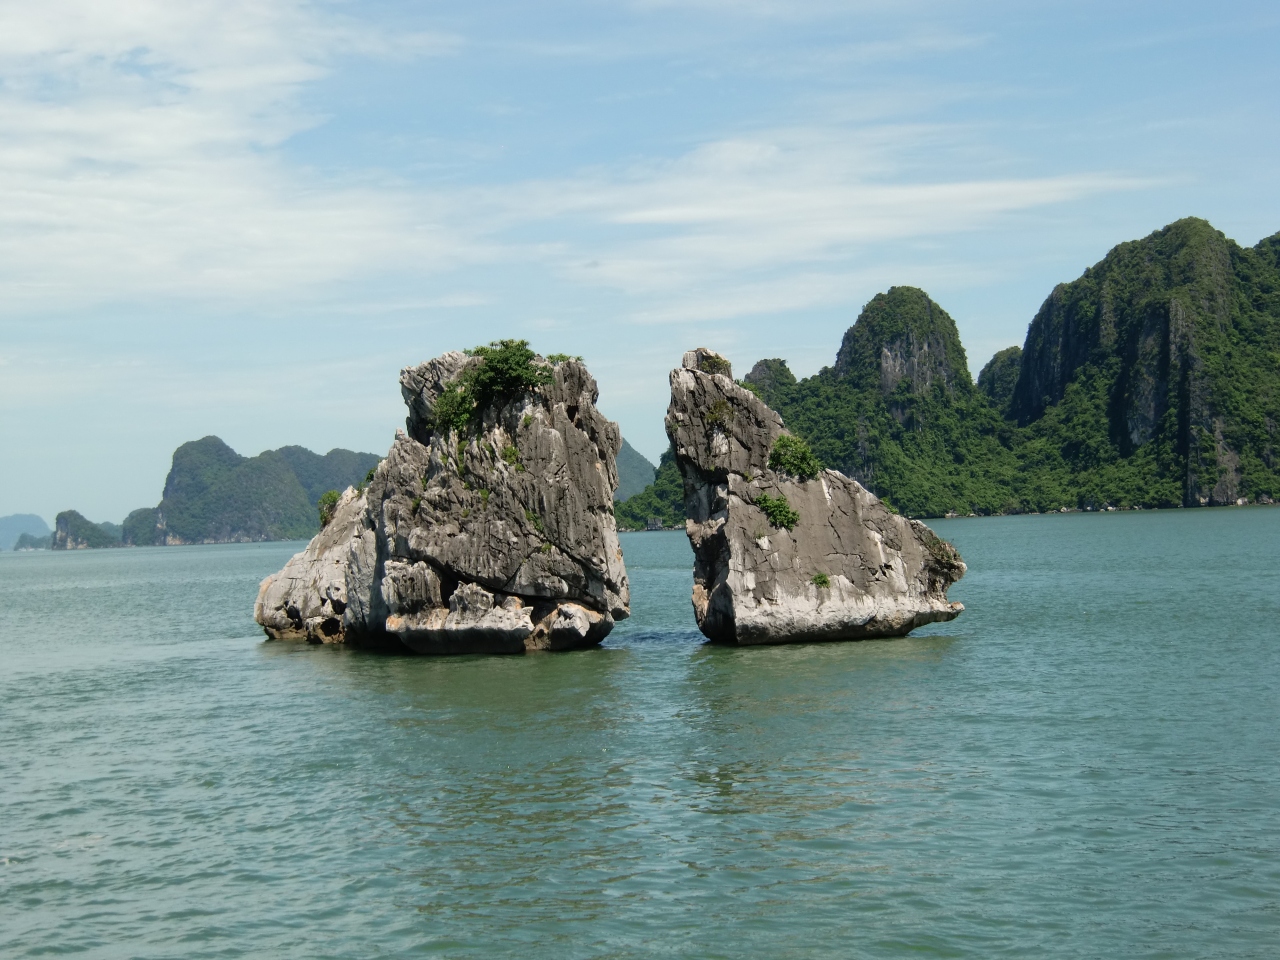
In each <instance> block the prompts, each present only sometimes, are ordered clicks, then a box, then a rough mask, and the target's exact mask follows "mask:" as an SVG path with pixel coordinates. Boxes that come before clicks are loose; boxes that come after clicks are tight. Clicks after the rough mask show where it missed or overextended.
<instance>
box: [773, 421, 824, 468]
mask: <svg viewBox="0 0 1280 960" xmlns="http://www.w3.org/2000/svg"><path fill="white" fill-rule="evenodd" d="M769 469H770V470H781V471H782V472H783V473H789V474H791V476H793V477H796V478H797V479H800V480H812V479H813V478H814V477H816V476H817V475H818V474H819V473H821V472H822V461H821V460H819V459H818V458H817V457H815V456H814V455H813V451H812V450H810V449H809V444H807V443H805V442H804V441H803V440H802V439H800V438H799V437H796V436H792V435H791V434H789V433H784V434H782V435H781V436H779V437H778V439H777V440H775V441H774V442H773V449H772V450H771V451H770V452H769Z"/></svg>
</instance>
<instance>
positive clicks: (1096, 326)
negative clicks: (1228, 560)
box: [1009, 219, 1280, 506]
mask: <svg viewBox="0 0 1280 960" xmlns="http://www.w3.org/2000/svg"><path fill="white" fill-rule="evenodd" d="M1009 413H1010V415H1011V416H1012V417H1013V418H1015V419H1016V420H1017V421H1018V423H1019V424H1020V425H1022V426H1024V427H1030V428H1031V429H1030V433H1029V441H1030V442H1031V443H1032V444H1034V445H1035V446H1036V447H1038V448H1039V449H1038V451H1037V452H1038V453H1039V454H1040V455H1041V456H1043V457H1044V458H1045V462H1046V463H1052V461H1054V460H1055V459H1056V456H1055V450H1054V449H1052V448H1056V451H1057V452H1060V455H1061V460H1062V464H1061V467H1059V468H1058V472H1065V473H1066V475H1067V476H1066V477H1064V478H1063V480H1064V482H1065V484H1067V485H1070V486H1072V487H1078V488H1081V489H1082V490H1084V491H1086V492H1087V493H1088V494H1089V495H1091V496H1093V497H1095V498H1106V499H1130V500H1147V501H1150V502H1153V503H1154V504H1159V505H1172V504H1184V505H1187V506H1192V505H1196V504H1220V503H1234V502H1235V501H1236V500H1237V499H1238V498H1241V497H1244V498H1249V499H1256V498H1258V497H1259V496H1270V497H1275V496H1277V495H1278V494H1280V473H1278V472H1277V467H1278V466H1280V463H1278V462H1277V457H1276V443H1277V437H1276V424H1277V422H1280V235H1277V236H1274V237H1271V238H1268V239H1267V240H1264V241H1262V242H1261V243H1259V244H1258V245H1257V246H1256V247H1254V248H1253V249H1244V248H1242V247H1240V246H1238V245H1237V244H1235V243H1234V242H1232V241H1231V240H1229V239H1227V238H1226V237H1225V236H1223V235H1222V234H1221V233H1219V232H1218V231H1217V230H1214V229H1213V227H1212V226H1210V225H1209V224H1208V223H1206V222H1205V221H1203V220H1195V219H1187V220H1179V221H1178V222H1177V223H1174V224H1171V225H1170V226H1168V227H1166V228H1165V229H1163V230H1160V231H1157V232H1156V233H1154V234H1152V235H1151V236H1149V237H1146V238H1145V239H1143V240H1138V241H1134V242H1132V243H1123V244H1121V245H1120V246H1118V247H1116V248H1115V249H1114V250H1112V251H1111V252H1110V253H1109V254H1108V255H1107V256H1106V258H1105V259H1104V260H1103V261H1102V262H1101V263H1098V264H1096V265H1095V266H1093V267H1091V268H1090V269H1089V270H1086V271H1085V273H1084V275H1083V276H1082V277H1080V279H1078V280H1076V281H1074V282H1072V283H1067V284H1062V285H1060V286H1058V287H1057V288H1056V289H1055V290H1054V291H1053V293H1052V294H1051V295H1050V296H1049V298H1048V299H1047V300H1046V301H1045V303H1044V306H1042V307H1041V308H1040V312H1039V313H1038V314H1037V315H1036V317H1035V319H1034V320H1033V321H1032V323H1031V328H1030V330H1029V331H1028V332H1027V339H1026V344H1025V345H1024V348H1023V353H1022V361H1021V365H1020V370H1019V376H1018V382H1017V385H1016V387H1015V389H1014V392H1013V397H1012V402H1011V407H1010V410H1009ZM1046 448H1050V449H1046ZM1063 468H1065V471H1064V470H1063Z"/></svg>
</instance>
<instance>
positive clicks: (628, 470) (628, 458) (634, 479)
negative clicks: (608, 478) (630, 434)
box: [613, 439, 658, 500]
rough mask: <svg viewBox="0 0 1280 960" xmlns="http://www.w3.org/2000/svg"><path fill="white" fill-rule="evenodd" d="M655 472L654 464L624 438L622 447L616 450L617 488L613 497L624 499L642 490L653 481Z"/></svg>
mask: <svg viewBox="0 0 1280 960" xmlns="http://www.w3.org/2000/svg"><path fill="white" fill-rule="evenodd" d="M657 472H658V471H657V469H656V468H655V467H654V465H653V464H652V463H650V462H649V461H648V460H647V459H645V457H644V455H643V454H642V453H640V452H639V451H637V450H636V448H635V447H633V446H631V444H629V443H627V441H626V440H625V439H624V440H623V441H622V449H621V450H619V451H618V489H617V490H616V491H615V492H614V494H613V499H614V500H626V499H629V498H630V497H634V496H635V495H636V494H637V493H641V492H643V490H644V488H645V487H647V486H649V484H651V483H653V478H654V476H656V474H657Z"/></svg>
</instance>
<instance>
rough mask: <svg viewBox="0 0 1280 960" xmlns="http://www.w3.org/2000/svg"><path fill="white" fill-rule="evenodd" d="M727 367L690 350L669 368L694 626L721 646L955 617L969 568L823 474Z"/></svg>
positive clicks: (835, 476)
mask: <svg viewBox="0 0 1280 960" xmlns="http://www.w3.org/2000/svg"><path fill="white" fill-rule="evenodd" d="M731 373H732V368H731V367H730V365H729V362H728V361H727V360H726V359H725V358H724V357H722V356H721V355H720V354H718V353H715V352H714V351H711V350H707V349H704V348H699V349H697V350H691V351H689V352H688V353H686V354H685V355H684V360H683V363H682V365H681V366H680V367H679V368H678V369H676V370H673V371H672V373H671V404H670V407H669V408H668V410H667V419H666V426H667V435H668V436H669V437H670V438H671V443H672V447H673V449H674V450H675V456H676V462H677V463H678V464H679V467H680V472H681V474H682V475H683V478H684V490H685V514H686V516H687V518H688V519H687V521H686V531H687V533H688V535H689V541H690V543H691V544H692V545H693V550H694V572H693V576H694V585H693V608H694V614H695V616H696V617H697V621H698V627H699V629H701V630H702V632H703V633H704V634H705V635H706V636H707V637H708V638H709V639H711V640H713V641H717V642H721V643H736V644H762V643H793V642H803V641H814V640H853V639H861V638H865V637H887V636H902V635H904V634H906V633H908V632H910V631H911V630H913V629H915V628H916V627H919V626H922V625H924V624H926V623H934V622H938V621H945V620H952V619H954V618H955V617H956V616H958V615H959V614H960V613H961V611H962V610H963V609H964V607H963V606H962V605H961V604H959V603H952V602H950V601H948V600H947V588H948V587H949V586H950V585H951V584H952V583H954V582H955V581H956V580H959V579H960V577H962V576H963V575H964V572H965V565H964V563H963V561H961V559H960V556H959V554H958V553H957V552H956V550H955V548H954V547H952V546H951V545H950V544H948V543H946V542H944V541H943V540H940V539H939V538H938V537H937V536H936V535H935V534H934V533H933V531H931V530H930V529H929V528H928V527H926V526H925V525H924V524H923V523H920V522H919V521H916V520H909V519H907V518H905V517H901V516H898V515H896V514H893V513H890V512H889V510H888V509H887V508H886V507H885V506H884V505H883V504H882V503H881V502H880V500H879V499H878V498H876V497H875V496H874V495H873V494H871V493H869V492H868V491H867V490H866V489H864V488H863V487H862V486H861V485H860V484H859V483H858V482H857V481H856V480H852V479H850V478H848V477H846V476H844V475H843V474H841V473H838V472H836V471H835V470H824V469H821V467H820V465H819V464H818V463H817V461H816V460H815V459H814V458H813V456H812V454H811V453H810V452H809V450H808V447H807V445H806V444H804V442H803V441H801V440H799V439H798V438H796V437H793V436H792V435H791V434H789V433H788V432H787V431H786V429H785V427H784V426H783V422H782V418H781V417H780V416H778V414H777V413H775V412H774V411H773V410H771V409H770V408H769V407H768V406H767V405H766V404H765V403H764V402H763V401H762V400H760V399H759V398H758V397H757V396H756V395H755V394H754V393H752V392H751V391H750V390H747V389H746V388H744V387H741V386H739V385H738V384H737V383H735V382H734V381H733V379H732V376H731Z"/></svg>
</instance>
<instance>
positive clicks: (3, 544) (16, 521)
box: [0, 513, 51, 550]
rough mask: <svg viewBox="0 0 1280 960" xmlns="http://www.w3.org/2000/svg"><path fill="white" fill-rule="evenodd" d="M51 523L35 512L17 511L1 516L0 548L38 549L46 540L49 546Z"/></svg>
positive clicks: (46, 545)
mask: <svg viewBox="0 0 1280 960" xmlns="http://www.w3.org/2000/svg"><path fill="white" fill-rule="evenodd" d="M50 532H51V531H50V530H49V525H48V524H47V523H45V522H44V518H43V517H37V516H36V515H35V514H34V513H15V514H11V515H10V516H7V517H0V550H38V549H40V547H38V546H35V544H38V543H40V542H41V541H44V545H45V547H46V548H47V547H48V545H49V544H48V539H49V534H50Z"/></svg>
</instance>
